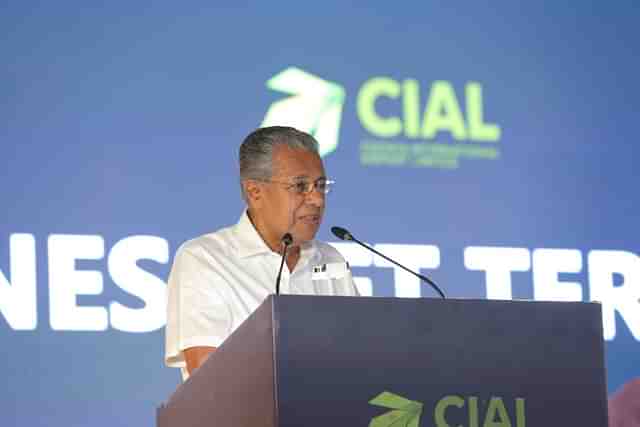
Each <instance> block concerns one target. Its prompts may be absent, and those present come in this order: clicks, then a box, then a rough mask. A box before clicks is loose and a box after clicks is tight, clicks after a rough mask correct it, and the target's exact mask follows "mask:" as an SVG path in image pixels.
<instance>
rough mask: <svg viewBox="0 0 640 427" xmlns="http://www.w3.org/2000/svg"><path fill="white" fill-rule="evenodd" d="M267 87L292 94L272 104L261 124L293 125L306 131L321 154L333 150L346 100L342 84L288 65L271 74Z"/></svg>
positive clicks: (336, 141)
mask: <svg viewBox="0 0 640 427" xmlns="http://www.w3.org/2000/svg"><path fill="white" fill-rule="evenodd" d="M267 87H268V88H269V89H272V90H275V91H278V92H283V93H286V94H289V95H291V96H289V97H287V98H284V99H281V100H278V101H276V102H274V103H273V104H271V106H270V107H269V110H268V111H267V114H266V115H265V117H264V120H263V121H262V124H261V125H260V126H261V127H264V126H276V125H277V126H292V127H295V128H296V129H300V130H301V131H304V132H307V133H309V134H311V135H313V136H314V137H315V138H316V140H317V141H318V143H319V144H320V156H326V155H327V154H329V153H331V152H332V151H334V150H335V149H336V147H337V146H338V133H339V131H340V120H341V118H342V108H343V105H344V99H345V91H344V89H343V88H342V86H340V85H338V84H337V83H334V82H329V81H326V80H322V79H321V78H319V77H317V76H314V75H313V74H309V73H307V72H306V71H303V70H301V69H299V68H295V67H289V68H287V69H286V70H284V71H281V72H280V73H278V74H276V75H275V76H273V77H271V78H270V79H269V81H267Z"/></svg>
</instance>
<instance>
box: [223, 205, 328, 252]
mask: <svg viewBox="0 0 640 427" xmlns="http://www.w3.org/2000/svg"><path fill="white" fill-rule="evenodd" d="M233 232H234V234H235V235H236V238H237V247H236V250H237V252H238V256H239V257H240V258H248V257H251V256H254V255H259V254H265V253H272V252H273V251H272V250H271V248H270V247H269V246H267V244H266V243H265V242H264V240H262V237H260V234H259V233H258V230H256V228H255V227H254V225H253V223H252V222H251V220H250V219H249V214H248V212H247V211H246V210H245V211H244V212H243V213H242V215H241V216H240V220H239V221H238V223H237V224H236V225H235V226H233ZM316 252H317V248H316V244H315V241H314V240H311V241H310V242H305V243H303V244H302V245H301V246H300V260H299V261H298V263H299V264H302V262H306V261H307V260H308V259H311V258H312V257H313V255H315V253H316Z"/></svg>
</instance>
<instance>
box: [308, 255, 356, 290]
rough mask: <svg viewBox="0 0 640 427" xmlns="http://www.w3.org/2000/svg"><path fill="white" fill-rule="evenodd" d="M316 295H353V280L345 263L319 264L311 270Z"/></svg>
mask: <svg viewBox="0 0 640 427" xmlns="http://www.w3.org/2000/svg"><path fill="white" fill-rule="evenodd" d="M311 282H312V283H313V289H314V291H315V293H316V295H353V290H352V288H353V278H352V277H351V269H350V268H349V264H348V263H346V262H344V261H343V262H331V263H327V264H320V265H317V266H315V267H313V268H312V269H311Z"/></svg>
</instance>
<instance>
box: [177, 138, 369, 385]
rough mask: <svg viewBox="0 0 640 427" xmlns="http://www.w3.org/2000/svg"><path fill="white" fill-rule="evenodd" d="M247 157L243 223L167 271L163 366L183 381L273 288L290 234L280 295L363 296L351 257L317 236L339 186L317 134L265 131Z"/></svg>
mask: <svg viewBox="0 0 640 427" xmlns="http://www.w3.org/2000/svg"><path fill="white" fill-rule="evenodd" d="M239 160H240V181H241V190H242V195H243V198H244V200H245V202H246V204H247V209H246V211H245V212H244V213H243V214H242V216H241V218H240V221H239V222H238V223H237V224H236V225H235V226H232V227H228V228H224V229H222V230H219V231H217V232H215V233H211V234H207V235H204V236H201V237H198V238H196V239H193V240H190V241H188V242H186V243H185V244H183V245H182V246H181V247H180V248H179V249H178V251H177V253H176V256H175V260H174V263H173V267H172V269H171V273H170V275H169V284H168V296H169V298H168V310H167V328H166V355H165V356H166V359H165V361H166V363H167V365H168V366H172V367H179V368H181V369H182V373H183V378H186V377H187V376H188V375H189V374H191V373H193V371H194V370H195V369H197V368H198V367H199V366H200V365H201V364H202V363H203V362H204V361H205V360H206V358H207V357H208V356H209V355H210V354H211V352H213V351H215V349H216V347H218V346H219V345H220V344H221V343H222V342H223V341H224V340H225V339H226V338H227V337H228V336H229V335H230V334H231V333H232V332H233V331H234V330H235V329H236V328H237V327H238V326H239V325H240V324H241V323H242V322H243V321H244V320H245V319H246V318H247V317H248V316H249V314H251V313H252V312H253V311H254V310H255V309H256V308H257V307H258V306H259V305H260V303H262V301H264V299H265V298H266V297H267V296H268V295H269V294H273V293H274V292H275V283H276V276H277V273H278V269H279V266H280V262H281V257H282V251H283V243H282V237H283V236H284V234H285V233H290V234H291V235H292V236H293V243H292V244H291V246H290V247H289V250H288V251H287V257H286V265H285V267H284V269H283V273H282V279H281V285H280V287H281V292H282V293H291V294H320V295H357V291H356V288H355V286H354V283H353V279H352V277H351V273H350V272H349V270H348V266H347V264H346V263H345V261H344V258H343V257H342V256H341V255H340V254H339V253H338V251H336V250H335V249H334V248H333V247H332V246H330V245H328V244H326V243H322V242H319V241H316V240H313V239H314V237H315V235H316V233H317V231H318V228H319V227H320V223H321V221H322V216H323V214H324V209H325V195H326V193H328V192H329V190H330V188H331V184H332V183H333V182H332V181H330V180H329V179H327V177H326V174H325V170H324V166H323V164H322V160H321V159H320V156H319V154H318V143H317V142H316V141H315V140H314V139H313V137H312V136H311V135H308V134H306V133H304V132H300V131H298V130H296V129H293V128H289V127H280V126H275V127H269V128H263V129H258V130H256V131H255V132H253V133H251V134H250V135H249V136H247V138H246V139H245V140H244V142H243V143H242V145H241V146H240V155H239ZM314 267H315V268H314ZM319 271H322V273H323V274H322V275H318V274H315V273H314V272H316V273H317V272H319Z"/></svg>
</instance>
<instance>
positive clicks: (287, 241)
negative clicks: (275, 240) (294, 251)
mask: <svg viewBox="0 0 640 427" xmlns="http://www.w3.org/2000/svg"><path fill="white" fill-rule="evenodd" d="M280 241H281V242H282V243H284V244H285V245H286V246H289V245H290V244H292V243H293V236H292V235H291V233H284V236H282V239H280Z"/></svg>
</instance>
